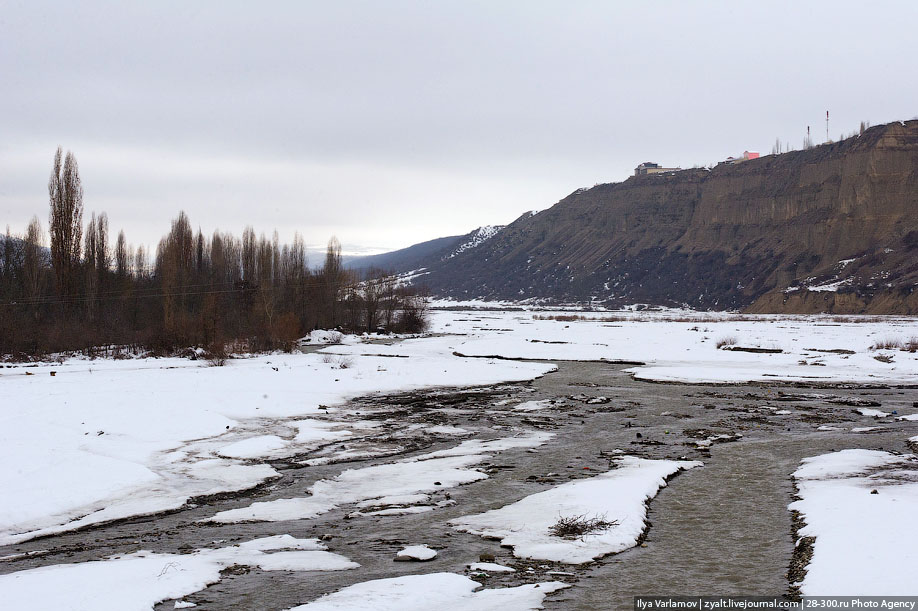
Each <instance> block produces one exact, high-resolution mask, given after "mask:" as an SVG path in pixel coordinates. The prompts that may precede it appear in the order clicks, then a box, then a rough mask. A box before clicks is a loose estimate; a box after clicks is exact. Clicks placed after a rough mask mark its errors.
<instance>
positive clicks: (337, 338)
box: [328, 331, 344, 346]
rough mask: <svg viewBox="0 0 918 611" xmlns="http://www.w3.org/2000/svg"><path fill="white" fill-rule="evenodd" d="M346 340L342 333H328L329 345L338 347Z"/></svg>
mask: <svg viewBox="0 0 918 611" xmlns="http://www.w3.org/2000/svg"><path fill="white" fill-rule="evenodd" d="M342 339H344V334H343V333H341V332H340V331H329V332H328V345H330V346H337V345H338V344H340V343H341V340H342Z"/></svg>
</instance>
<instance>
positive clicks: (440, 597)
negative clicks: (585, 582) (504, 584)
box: [290, 573, 568, 611]
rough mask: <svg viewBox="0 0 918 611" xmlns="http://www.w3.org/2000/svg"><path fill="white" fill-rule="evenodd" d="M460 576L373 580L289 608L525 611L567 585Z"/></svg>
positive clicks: (323, 610) (319, 610)
mask: <svg viewBox="0 0 918 611" xmlns="http://www.w3.org/2000/svg"><path fill="white" fill-rule="evenodd" d="M480 587H481V584H480V583H478V582H477V581H473V580H471V579H469V578H468V577H465V576H463V575H456V574H453V573H429V574H427V575H410V576H408V577H394V578H390V579H376V580H373V581H366V582H364V583H358V584H355V585H353V586H350V587H347V588H344V589H343V590H340V591H338V592H335V593H334V594H329V595H328V596H324V597H322V598H320V599H319V600H316V601H313V602H311V603H309V604H306V605H301V606H299V607H294V608H293V609H291V610H290V611H345V610H346V611H429V610H430V609H455V610H457V611H458V610H461V611H497V610H498V609H499V610H501V611H529V610H530V609H541V608H542V600H543V599H544V598H545V596H547V595H548V594H551V593H552V592H555V591H557V590H560V589H562V588H566V587H568V586H567V585H565V584H563V583H561V582H557V581H549V582H543V583H537V584H527V585H523V586H517V587H515V588H488V589H482V590H479V589H478V588H480Z"/></svg>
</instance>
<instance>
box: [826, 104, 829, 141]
mask: <svg viewBox="0 0 918 611" xmlns="http://www.w3.org/2000/svg"><path fill="white" fill-rule="evenodd" d="M828 141H829V111H828V110H827V111H826V142H828Z"/></svg>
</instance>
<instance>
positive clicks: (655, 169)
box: [634, 161, 682, 176]
mask: <svg viewBox="0 0 918 611" xmlns="http://www.w3.org/2000/svg"><path fill="white" fill-rule="evenodd" d="M681 169H682V168H661V167H660V164H659V163H654V162H652V161H645V162H644V163H642V164H641V165H639V166H638V167H636V168H634V175H635V176H645V175H647V174H660V173H662V172H678V171H679V170H681Z"/></svg>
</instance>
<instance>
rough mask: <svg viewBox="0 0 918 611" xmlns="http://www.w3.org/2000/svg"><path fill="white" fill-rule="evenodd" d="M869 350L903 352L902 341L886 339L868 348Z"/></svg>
mask: <svg viewBox="0 0 918 611" xmlns="http://www.w3.org/2000/svg"><path fill="white" fill-rule="evenodd" d="M870 349H871V350H905V347H904V346H903V344H902V340H901V339H898V338H895V337H887V338H886V339H883V340H881V341H878V342H877V343H875V344H874V345H872V346H871V347H870Z"/></svg>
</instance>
